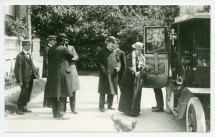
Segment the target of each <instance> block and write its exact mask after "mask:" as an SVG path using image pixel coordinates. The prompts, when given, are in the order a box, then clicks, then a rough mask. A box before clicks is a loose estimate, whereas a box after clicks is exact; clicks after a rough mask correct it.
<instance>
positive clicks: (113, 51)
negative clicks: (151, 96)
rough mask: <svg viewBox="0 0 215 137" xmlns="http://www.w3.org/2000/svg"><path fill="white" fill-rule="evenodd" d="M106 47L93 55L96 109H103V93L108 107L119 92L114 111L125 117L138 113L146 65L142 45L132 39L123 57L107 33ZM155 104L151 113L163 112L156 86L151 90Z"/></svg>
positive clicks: (116, 43) (161, 99)
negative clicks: (95, 69) (95, 78)
mask: <svg viewBox="0 0 215 137" xmlns="http://www.w3.org/2000/svg"><path fill="white" fill-rule="evenodd" d="M105 44H106V48H104V49H103V50H101V51H100V52H99V53H98V55H97V59H96V60H97V65H98V68H99V71H100V76H99V86H98V92H99V93H100V97H99V110H100V111H101V112H105V107H104V104H105V95H106V94H107V104H108V107H107V108H108V109H110V110H114V108H113V107H112V104H113V97H114V95H117V94H118V86H119V89H120V92H121V95H120V100H119V107H118V110H119V111H121V112H124V113H125V114H127V115H129V116H138V115H139V113H140V104H141V93H142V86H143V84H144V80H147V78H146V77H147V75H146V73H147V66H146V65H145V61H146V60H145V57H144V55H143V54H142V51H143V50H144V44H143V43H141V42H136V43H135V44H133V45H132V48H133V51H132V53H130V54H128V55H127V57H125V53H124V52H123V51H121V50H120V49H119V40H118V39H116V38H115V37H113V36H109V37H108V38H107V39H106V41H105ZM154 92H155V98H156V101H157V105H156V106H155V107H152V111H153V112H163V94H162V90H161V89H160V88H158V89H154Z"/></svg>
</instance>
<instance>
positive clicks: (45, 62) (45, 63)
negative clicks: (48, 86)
mask: <svg viewBox="0 0 215 137" xmlns="http://www.w3.org/2000/svg"><path fill="white" fill-rule="evenodd" d="M49 48H50V46H49V45H47V46H46V47H45V49H44V55H43V73H42V78H47V75H48V51H49Z"/></svg>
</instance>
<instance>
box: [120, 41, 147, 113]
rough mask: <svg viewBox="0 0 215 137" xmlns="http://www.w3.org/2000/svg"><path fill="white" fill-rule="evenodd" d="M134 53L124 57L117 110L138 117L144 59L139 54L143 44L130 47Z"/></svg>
mask: <svg viewBox="0 0 215 137" xmlns="http://www.w3.org/2000/svg"><path fill="white" fill-rule="evenodd" d="M132 47H133V48H134V51H133V52H132V53H131V54H129V55H128V56H127V57H126V63H127V68H126V70H125V73H124V75H123V78H122V81H121V86H122V88H121V95H120V101H119V107H118V110H119V111H121V112H124V113H125V114H127V115H129V116H138V115H139V112H140V103H141V93H142V91H141V90H142V84H143V75H144V66H145V57H144V56H143V55H142V54H141V51H142V48H143V43H141V42H136V43H135V44H133V45H132Z"/></svg>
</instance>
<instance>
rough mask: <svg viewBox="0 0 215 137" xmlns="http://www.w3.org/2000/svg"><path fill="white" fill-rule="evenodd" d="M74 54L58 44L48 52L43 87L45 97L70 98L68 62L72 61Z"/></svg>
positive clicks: (70, 79)
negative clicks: (46, 75)
mask: <svg viewBox="0 0 215 137" xmlns="http://www.w3.org/2000/svg"><path fill="white" fill-rule="evenodd" d="M73 57H74V53H72V52H71V51H69V49H68V48H67V47H64V46H63V45H61V44H60V43H57V44H56V45H55V46H53V47H51V48H50V49H49V51H48V62H49V65H48V78H47V83H46V87H45V94H46V95H45V96H46V97H70V96H72V95H73V89H71V81H72V74H71V68H70V65H69V62H68V60H72V58H73Z"/></svg>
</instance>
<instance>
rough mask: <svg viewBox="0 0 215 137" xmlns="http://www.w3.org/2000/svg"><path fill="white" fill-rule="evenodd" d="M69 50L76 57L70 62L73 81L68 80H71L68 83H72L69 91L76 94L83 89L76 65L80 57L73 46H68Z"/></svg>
mask: <svg viewBox="0 0 215 137" xmlns="http://www.w3.org/2000/svg"><path fill="white" fill-rule="evenodd" d="M67 48H68V49H69V51H70V52H71V53H73V55H74V57H73V58H72V59H69V60H68V61H69V68H70V71H71V72H70V74H71V76H72V77H71V79H68V80H71V81H68V83H71V84H70V85H69V89H71V91H72V92H74V91H76V90H80V89H81V86H80V82H79V78H78V72H77V69H76V65H75V63H76V61H77V60H78V58H79V57H78V54H77V53H76V51H75V48H74V47H73V46H70V45H68V47H67Z"/></svg>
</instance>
